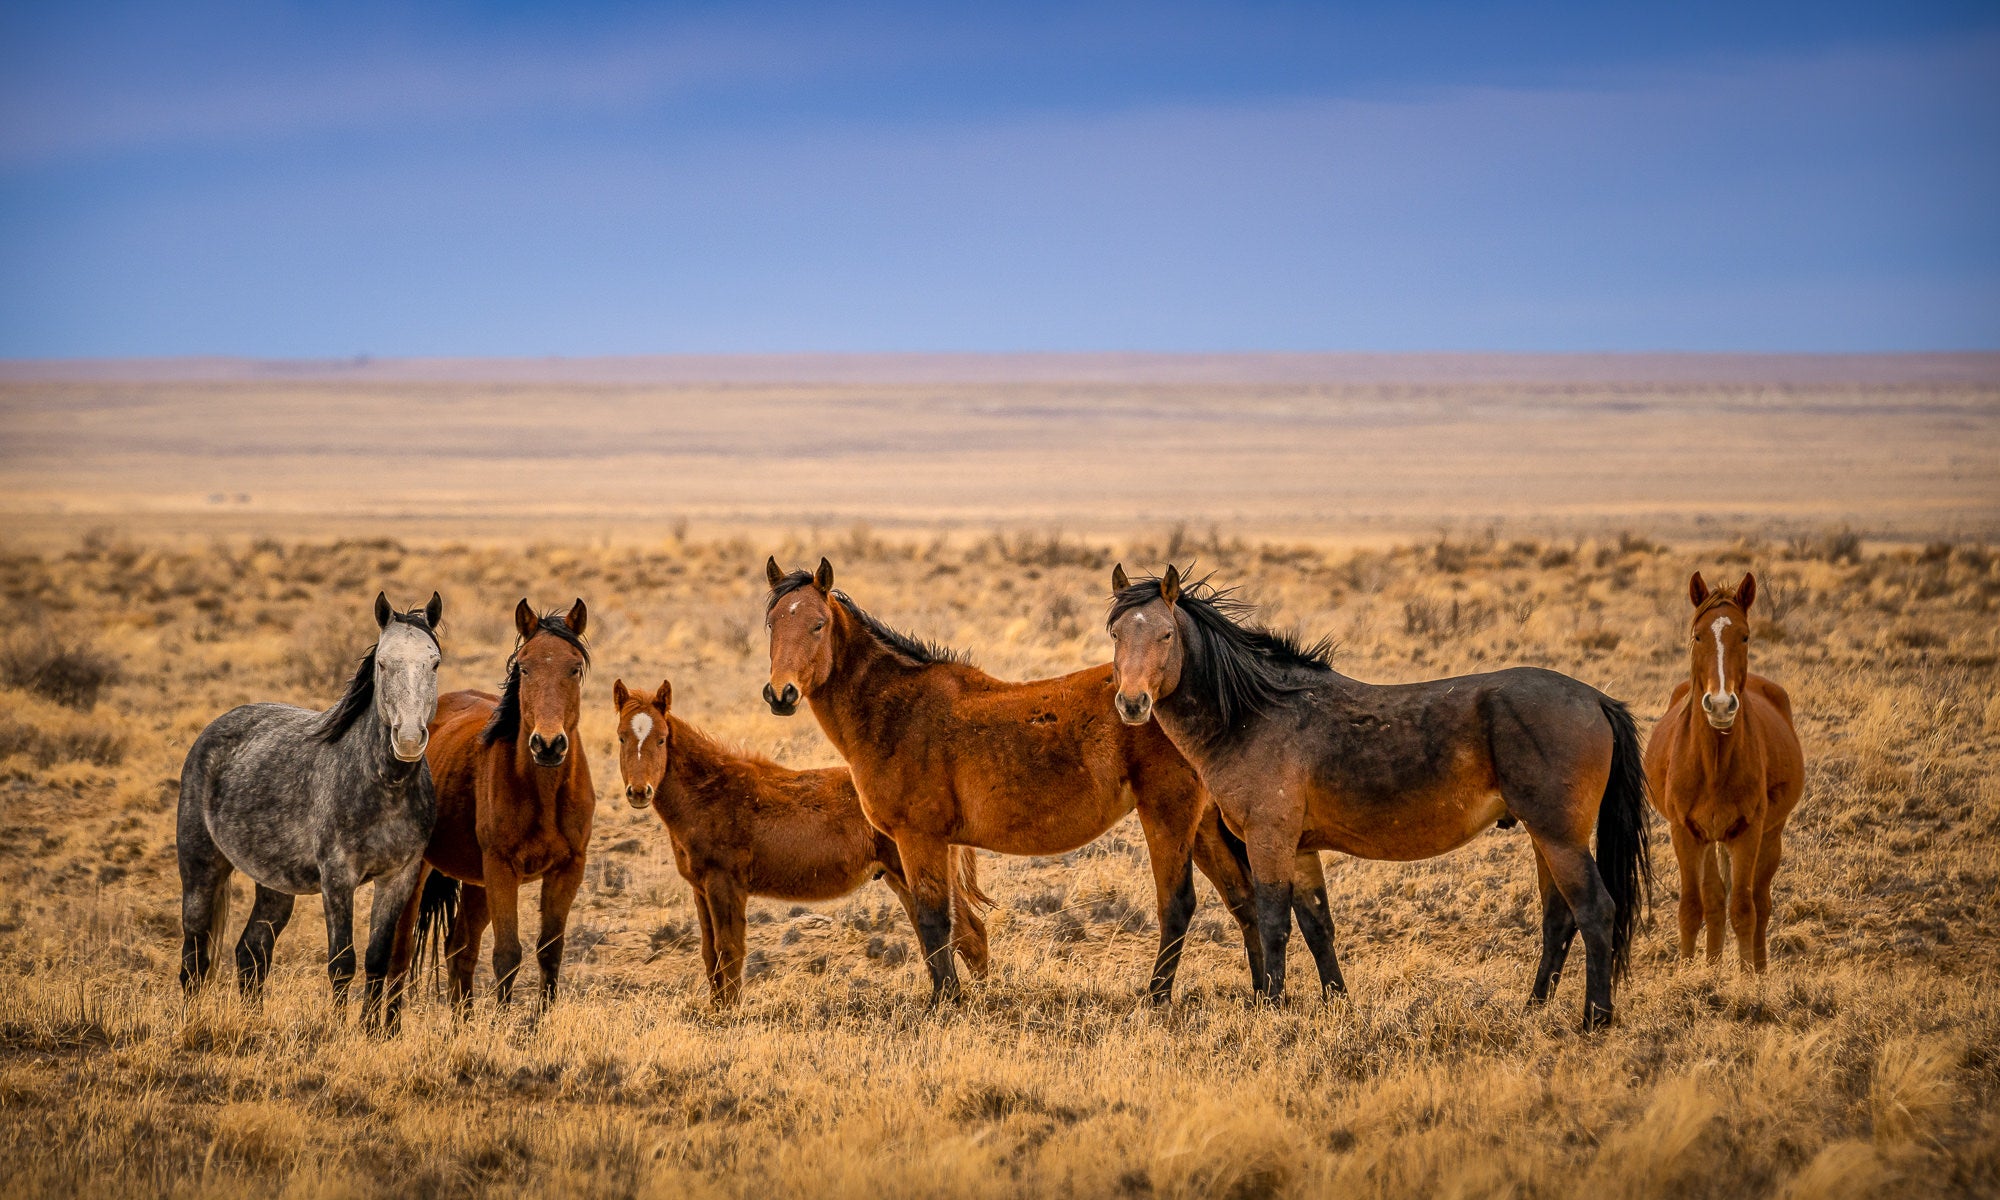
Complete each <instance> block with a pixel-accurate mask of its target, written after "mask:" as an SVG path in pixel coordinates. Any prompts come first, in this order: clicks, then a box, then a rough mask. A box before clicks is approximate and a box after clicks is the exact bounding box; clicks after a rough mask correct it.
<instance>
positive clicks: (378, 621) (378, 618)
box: [375, 592, 394, 629]
mask: <svg viewBox="0 0 2000 1200" xmlns="http://www.w3.org/2000/svg"><path fill="white" fill-rule="evenodd" d="M392 611H394V610H393V609H391V608H390V607H389V593H387V592H376V593H375V628H377V629H387V628H388V627H389V614H390V613H391V612H392Z"/></svg>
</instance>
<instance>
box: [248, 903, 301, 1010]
mask: <svg viewBox="0 0 2000 1200" xmlns="http://www.w3.org/2000/svg"><path fill="white" fill-rule="evenodd" d="M295 899H296V898H295V897H293V896H292V895H291V894H290V893H287V892H280V891H274V890H272V889H271V888H267V887H265V886H264V885H263V884H261V883H260V884H258V885H257V900H256V903H254V904H253V905H251V907H250V920H249V922H248V923H247V924H245V925H244V926H243V936H242V937H240V938H238V939H237V941H236V984H237V986H238V987H239V988H241V989H242V991H243V994H244V995H245V996H255V995H258V994H260V993H262V992H263V990H264V980H266V979H267V978H269V977H270V974H271V951H272V948H273V947H275V946H276V945H277V944H278V935H279V934H281V933H283V932H284V931H285V925H286V924H287V923H288V922H290V921H291V919H292V905H293V903H294V902H295Z"/></svg>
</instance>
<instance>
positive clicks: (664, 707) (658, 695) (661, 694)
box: [653, 679, 674, 712]
mask: <svg viewBox="0 0 2000 1200" xmlns="http://www.w3.org/2000/svg"><path fill="white" fill-rule="evenodd" d="M653 703H655V704H657V705H659V706H660V711H661V712H671V711H672V710H673V707H674V685H673V684H672V683H671V682H669V681H668V680H665V679H662V680H660V690H659V691H657V692H654V693H653Z"/></svg>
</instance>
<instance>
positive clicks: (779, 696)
mask: <svg viewBox="0 0 2000 1200" xmlns="http://www.w3.org/2000/svg"><path fill="white" fill-rule="evenodd" d="M764 703H766V704H768V705H770V706H771V712H772V713H773V714H775V715H777V716H780V717H789V716H791V715H792V714H793V713H795V712H797V711H799V689H798V687H797V686H796V685H793V684H789V683H788V684H786V685H785V690H784V691H782V692H781V691H779V690H778V689H777V688H774V687H772V686H771V685H770V684H768V683H767V684H765V685H764Z"/></svg>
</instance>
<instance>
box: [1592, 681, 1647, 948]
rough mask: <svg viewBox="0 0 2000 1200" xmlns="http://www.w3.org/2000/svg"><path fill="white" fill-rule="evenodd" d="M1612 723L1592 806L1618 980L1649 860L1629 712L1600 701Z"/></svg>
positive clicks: (1642, 900)
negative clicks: (1606, 774) (1599, 795)
mask: <svg viewBox="0 0 2000 1200" xmlns="http://www.w3.org/2000/svg"><path fill="white" fill-rule="evenodd" d="M1603 708H1604V715H1605V717H1606V718H1607V719H1608V720H1610V722H1611V779H1610V781H1609V782H1607V783H1606V784H1605V785H1604V800H1603V802H1602V803H1600V804H1599V805H1598V807H1597V872H1598V875H1599V876H1601V877H1602V878H1603V880H1604V887H1605V890H1606V891H1608V892H1610V893H1611V899H1612V902H1613V903H1614V904H1616V905H1617V911H1616V913H1615V914H1614V915H1613V916H1612V920H1611V971H1612V975H1613V977H1614V978H1619V979H1622V978H1624V977H1625V975H1626V973H1627V972H1628V971H1629V970H1630V969H1631V966H1632V930H1633V928H1634V927H1635V926H1637V924H1638V919H1639V912H1640V910H1641V909H1642V908H1644V907H1645V906H1646V905H1648V904H1650V903H1651V902H1652V897H1653V862H1652V854H1651V851H1650V850H1649V849H1648V847H1647V845H1646V768H1645V764H1644V762H1643V761H1642V758H1641V753H1640V749H1639V730H1638V727H1637V725H1635V724H1634V723H1633V721H1632V711H1631V710H1630V709H1628V708H1626V707H1625V706H1624V705H1623V704H1621V703H1620V702H1618V701H1616V700H1612V699H1608V698H1607V699H1606V700H1605V701H1604V702H1603Z"/></svg>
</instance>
